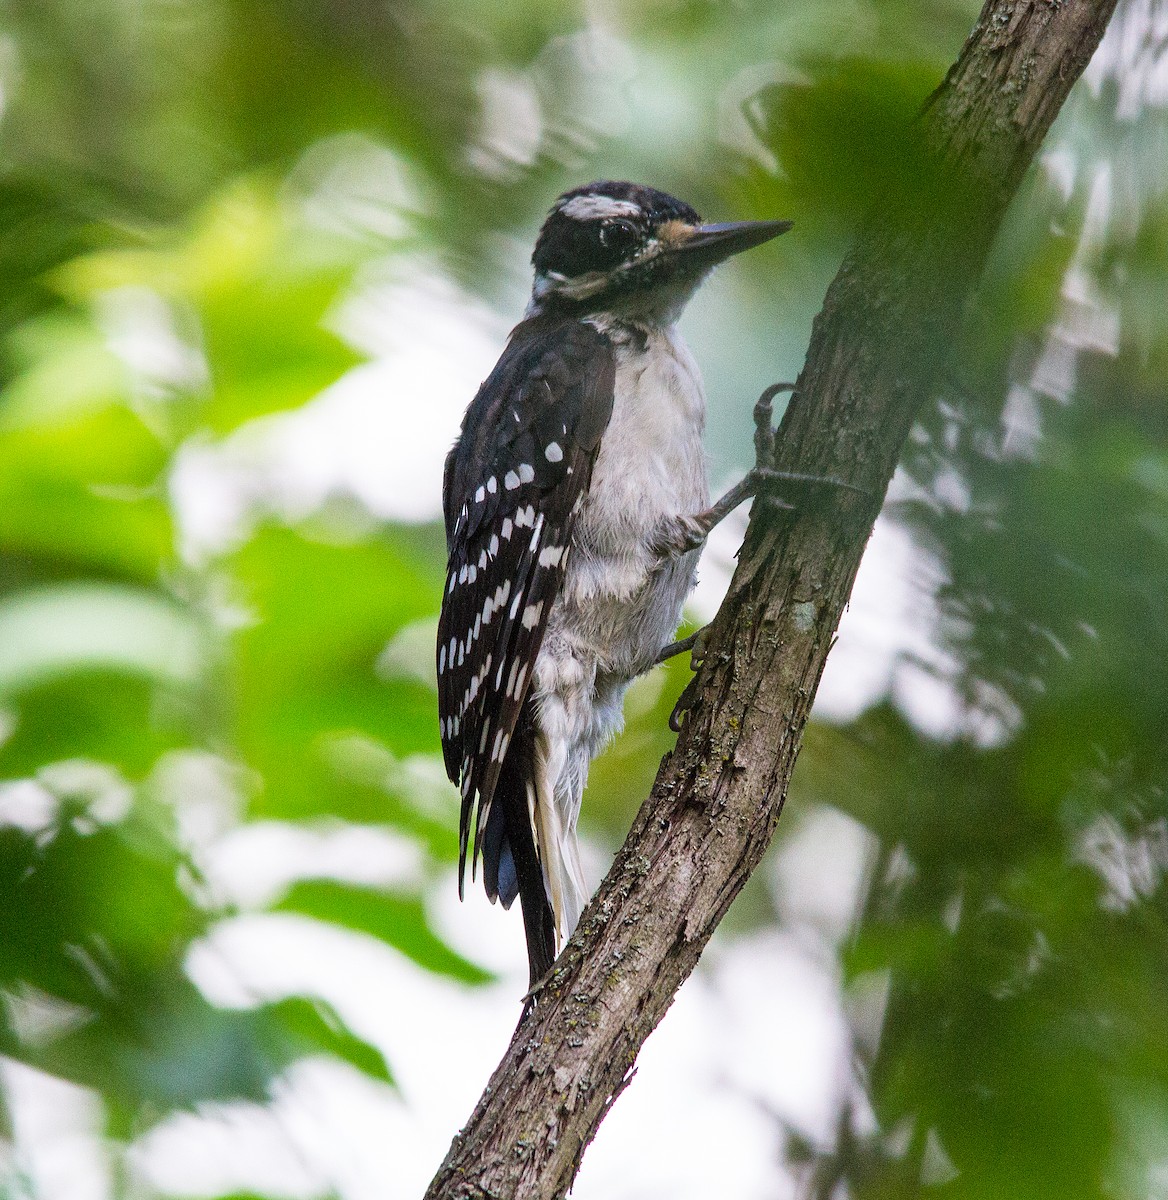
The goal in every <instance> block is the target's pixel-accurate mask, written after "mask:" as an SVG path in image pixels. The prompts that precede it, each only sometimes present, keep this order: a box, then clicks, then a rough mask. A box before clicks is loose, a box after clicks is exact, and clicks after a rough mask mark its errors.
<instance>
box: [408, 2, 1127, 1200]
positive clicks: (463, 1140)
mask: <svg viewBox="0 0 1168 1200" xmlns="http://www.w3.org/2000/svg"><path fill="white" fill-rule="evenodd" d="M1114 7H1115V0H1094V2H1090V0H1061V2H1060V0H1029V2H1026V0H1022V2H1012V3H1007V2H1005V0H990V3H987V4H986V6H985V8H984V10H983V11H982V14H981V16H980V18H979V20H978V22H977V24H976V26H975V27H974V29H973V32H972V33H971V35H970V37H969V40H968V41H967V42H966V45H965V47H964V48H963V50H962V53H961V56H960V58H959V59H958V61H957V62H956V63H955V64H954V66H953V67H952V68H951V69H950V71H949V73H948V76H947V77H946V79H945V81H944V83H943V84H942V85H941V86H940V87H939V88H938V90H937V91H936V92H935V93H934V95H933V96H932V97H931V99H930V101H929V103H928V105H927V106H926V109H925V112H924V113H923V114H922V117H921V120H920V121H919V122H918V124H917V126H916V128H915V129H914V130H913V131H911V139H912V145H911V146H907V147H906V149H907V151H908V152H907V153H906V158H905V162H906V169H905V173H904V177H903V180H902V186H900V187H899V188H897V189H896V191H895V194H893V195H890V196H887V197H884V198H882V200H881V203H880V207H879V208H878V210H877V211H876V212H875V213H874V215H873V216H872V217H871V218H870V220H869V221H868V223H867V225H866V227H865V229H864V231H863V232H862V234H861V236H860V238H859V240H858V243H857V245H856V248H855V249H854V250H853V252H852V253H851V254H850V255H849V257H848V258H847V260H846V261H845V262H844V264H843V266H842V267H841V268H840V271H839V274H838V275H837V276H836V279H835V281H834V282H833V283H832V286H831V288H830V289H829V291H828V294H827V298H826V300H825V303H824V307H823V311H822V312H821V313H820V314H819V316H818V318H817V319H816V322H815V326H814V330H813V333H812V338H811V345H810V349H809V351H808V357H807V362H806V364H805V366H804V368H803V371H802V374H801V375H800V378H799V383H798V391H797V393H796V394H795V396H794V397H793V399H792V402H791V404H790V405H789V406H788V409H787V412H786V414H785V416H784V419H783V422H782V426H781V429H780V431H779V435H778V437H777V439H776V445H777V458H776V465H777V466H778V467H779V468H781V469H783V470H788V471H798V472H805V473H812V474H816V475H826V476H833V477H835V478H838V479H842V480H846V481H848V482H850V483H853V484H855V485H857V486H858V487H859V488H862V489H864V492H863V493H850V492H847V491H845V490H843V489H838V490H837V489H817V490H815V491H814V492H813V493H812V492H809V493H808V494H807V495H804V496H800V497H799V501H800V507H799V511H797V512H793V513H778V512H776V511H775V510H774V509H773V508H771V507H770V506H767V505H756V508H755V512H754V513H753V514H752V518H751V522H750V526H749V529H748V532H747V536H746V540H745V543H744V545H743V549H742V552H741V555H740V560H739V566H738V569H737V571H736V572H735V575H734V579H733V581H732V584H731V587H730V592H729V595H728V596H727V598H726V602H725V603H724V605H723V606H722V609H721V611H720V612H719V614H718V617H717V619H716V620H715V622H714V623H713V626H712V628H711V630H710V633H709V637H708V642H707V651H706V656H705V660H704V662H703V664H702V666H701V670H700V673H699V676H698V678H697V680H696V684H695V690H694V694H695V697H696V699H695V702H694V704H693V706H692V708H691V709H690V712H689V715H688V718H687V720H686V722H685V725H684V727H683V730H682V733H681V736H680V738H679V739H678V744H677V747H676V749H675V750H674V752H673V753H672V754H670V755H669V756H667V757H666V759H665V760H664V761H663V763H662V765H661V770H660V772H659V774H658V777H657V782H656V784H655V786H654V788H653V791H652V793H651V795H650V796H649V798H648V799H647V800H646V802H645V803H644V805H643V806H642V808H641V811H640V813H639V815H638V817H637V819H636V821H635V823H634V825H633V828H632V830H631V831H630V833H629V836H628V838H627V840H626V841H625V844H624V846H623V847H622V849H621V851H620V852H619V854H618V855H617V857H616V860H615V862H614V863H613V866H612V869H611V870H610V871H609V873H608V876H607V877H606V878H605V880H604V883H603V884H602V885H601V888H600V890H599V891H598V893H597V894H596V896H595V897H594V899H593V900H592V902H591V904H589V906H588V908H587V909H586V910H585V913H584V916H583V918H582V920H581V922H580V927H579V929H578V930H577V933H576V935H575V936H574V937H573V939H572V941H571V943H570V944H569V946H568V947H567V949H566V950H565V952H564V954H563V955H562V956H561V959H560V963H559V968H558V970H557V971H556V972H555V974H554V976H553V978H552V981H551V982H550V984H549V985H548V986H546V987H545V988H544V990H543V991H542V992H541V993H540V996H539V1003H538V1005H537V1006H536V1007H535V1008H534V1009H532V1010H531V1011H530V1012H529V1013H528V1014H527V1016H526V1017H525V1019H524V1020H522V1021H521V1022H520V1024H519V1027H518V1028H517V1029H516V1032H515V1036H514V1038H513V1039H512V1042H511V1045H510V1047H509V1048H508V1050H507V1053H506V1055H505V1056H504V1058H503V1061H502V1062H501V1063H500V1064H499V1067H498V1068H497V1069H496V1071H495V1073H494V1075H493V1076H492V1078H491V1080H490V1083H489V1084H488V1086H487V1089H486V1091H485V1092H484V1093H483V1096H482V1098H481V1099H480V1101H479V1103H478V1105H477V1107H476V1108H475V1111H474V1113H473V1115H472V1116H471V1119H470V1121H469V1122H468V1124H467V1126H466V1128H465V1129H464V1130H463V1131H462V1132H461V1133H460V1134H459V1135H458V1136H457V1137H456V1138H455V1139H454V1142H453V1144H452V1146H451V1149H450V1152H449V1154H448V1155H447V1158H446V1161H445V1162H444V1163H443V1164H442V1167H441V1169H440V1170H439V1172H438V1174H437V1176H436V1177H435V1179H434V1181H433V1182H432V1184H431V1186H430V1188H429V1191H428V1192H427V1196H428V1197H430V1198H434V1200H437V1198H438V1197H442V1198H449V1197H458V1198H464V1197H465V1198H469V1197H488V1196H490V1197H508V1198H510V1197H516V1198H520V1197H540V1198H552V1197H560V1196H563V1195H564V1194H565V1192H566V1191H567V1189H568V1187H569V1186H570V1185H571V1182H572V1180H573V1179H574V1177H575V1175H576V1172H577V1170H578V1168H579V1165H580V1159H581V1155H582V1154H583V1151H584V1147H585V1146H586V1145H587V1143H588V1141H589V1140H590V1139H591V1137H592V1136H593V1134H594V1133H595V1131H596V1129H597V1127H598V1125H599V1124H600V1122H601V1120H602V1119H603V1118H604V1116H605V1114H606V1113H607V1111H608V1109H609V1108H610V1107H611V1105H612V1103H613V1101H614V1100H615V1098H616V1097H617V1095H619V1093H620V1091H621V1090H622V1089H623V1088H624V1086H625V1085H626V1084H627V1082H628V1080H629V1078H630V1076H631V1073H632V1070H633V1064H634V1063H635V1061H636V1056H637V1053H638V1051H639V1050H640V1047H641V1044H642V1043H643V1042H644V1040H645V1038H646V1037H647V1036H648V1034H649V1033H650V1031H651V1030H652V1029H653V1028H654V1027H655V1026H656V1025H657V1023H658V1021H660V1019H661V1017H662V1016H663V1015H664V1013H665V1010H666V1009H667V1008H668V1007H669V1005H670V1003H671V1002H672V1000H673V996H674V994H675V993H676V991H677V989H678V987H680V985H681V984H682V982H683V981H684V980H685V979H686V977H687V976H688V975H689V973H690V972H691V971H692V970H693V968H694V965H695V964H696V962H697V959H698V956H699V955H700V953H701V951H702V949H703V947H704V946H705V944H706V942H707V941H708V940H709V938H710V935H711V934H712V933H713V931H714V929H715V927H716V926H717V924H718V922H719V921H720V920H721V918H722V916H723V915H724V914H725V912H726V909H727V908H728V907H729V905H730V903H731V901H732V900H733V899H734V897H735V896H736V895H737V894H738V891H739V889H740V888H741V887H742V885H743V884H744V883H745V881H746V879H747V878H748V877H749V875H750V873H751V872H752V871H753V870H754V869H755V867H756V866H757V865H758V863H759V861H760V860H761V858H762V856H763V853H764V852H765V850H766V848H767V846H768V844H769V843H770V840H771V836H772V834H773V832H774V829H775V825H776V823H777V821H778V819H779V814H780V812H781V811H782V806H783V799H784V797H785V795H786V790H787V785H788V782H789V780H790V776H791V770H792V768H793V766H794V763H795V758H796V755H797V753H798V749H799V744H800V739H801V736H802V732H803V728H804V725H805V723H806V720H807V716H808V713H809V711H810V708H811V703H812V700H813V698H814V695H815V690H816V687H817V686H818V682H819V678H820V675H821V673H822V670H823V666H824V662H825V660H826V657H827V653H828V650H829V649H830V646H831V643H832V639H833V635H834V632H835V629H836V626H837V624H838V622H839V618H840V615H841V613H842V612H843V608H844V605H845V604H846V603H847V600H848V597H849V595H850V593H851V588H852V583H853V580H854V579H855V575H856V570H857V568H858V566H859V562H860V557H861V554H862V553H863V549H864V545H865V543H866V541H867V538H868V535H869V534H870V532H871V528H872V524H873V522H874V520H875V517H876V514H877V512H878V510H879V498H881V497H883V495H884V492H885V489H886V488H887V485H888V482H889V480H890V478H891V476H892V472H893V470H894V469H895V466H896V462H897V459H898V457H899V455H900V452H901V447H902V446H903V443H904V440H905V438H906V437H907V435H908V431H909V429H910V427H911V425H912V422H913V420H914V417H915V415H916V413H917V412H918V410H919V409H920V407H921V405H922V404H923V403H925V402H926V401H927V400H928V399H929V396H930V394H931V388H932V385H933V383H934V380H935V378H936V374H937V370H938V368H939V367H940V366H941V365H942V364H943V362H944V359H945V356H946V353H947V351H948V349H949V348H950V347H951V346H952V345H953V343H954V340H955V338H956V335H957V332H958V329H959V327H960V322H961V316H962V310H963V306H964V304H965V301H966V299H967V297H968V296H969V294H970V292H971V290H972V288H973V285H974V283H975V282H976V279H977V276H978V273H979V271H980V269H981V265H982V263H983V261H984V259H985V256H986V254H987V252H988V250H989V248H990V245H991V243H992V241H993V238H994V235H995V233H996V231H997V229H998V226H999V225H1000V223H1001V220H1002V217H1003V215H1004V213H1005V210H1006V207H1007V205H1008V203H1009V201H1010V199H1011V197H1012V196H1013V194H1014V192H1015V190H1016V189H1017V187H1018V184H1019V182H1020V180H1021V178H1022V176H1023V173H1024V172H1025V170H1026V168H1027V166H1028V165H1029V163H1030V162H1031V160H1032V158H1033V156H1034V153H1035V151H1036V150H1037V148H1038V146H1039V145H1040V143H1041V141H1042V139H1043V137H1044V135H1045V134H1046V131H1047V129H1048V128H1049V127H1050V124H1051V122H1052V121H1053V119H1054V117H1055V115H1056V113H1057V112H1058V110H1059V108H1060V107H1061V105H1062V103H1063V101H1064V100H1065V99H1066V96H1067V93H1068V92H1069V91H1070V88H1071V85H1072V84H1073V82H1074V81H1075V80H1076V79H1077V78H1078V76H1079V75H1080V74H1081V72H1082V70H1083V68H1084V67H1085V66H1086V64H1087V62H1088V60H1089V59H1090V57H1091V54H1092V52H1093V51H1094V50H1095V47H1096V46H1097V45H1098V43H1099V41H1100V39H1101V37H1102V35H1103V31H1104V29H1105V27H1106V25H1107V21H1108V19H1109V18H1110V16H1111V13H1112V11H1113V9H1114ZM909 138H910V134H909V132H907V131H906V142H907V141H908V140H909Z"/></svg>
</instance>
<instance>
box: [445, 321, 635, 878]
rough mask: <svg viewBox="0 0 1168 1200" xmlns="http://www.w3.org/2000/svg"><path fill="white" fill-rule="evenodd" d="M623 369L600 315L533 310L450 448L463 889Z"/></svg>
mask: <svg viewBox="0 0 1168 1200" xmlns="http://www.w3.org/2000/svg"><path fill="white" fill-rule="evenodd" d="M614 379H615V362H614V358H613V351H612V345H611V343H610V342H609V340H608V338H606V337H605V336H604V334H602V333H600V332H599V331H598V330H596V329H595V328H594V327H593V326H591V325H587V324H584V323H583V322H581V321H572V320H556V321H548V320H545V319H536V320H531V321H525V322H524V323H523V324H521V325H519V326H517V327H516V329H515V331H514V332H513V334H512V336H511V340H510V342H509V343H508V346H507V349H506V350H505V351H504V352H503V356H502V358H501V359H500V360H499V362H498V364H497V365H496V367H495V369H494V371H492V372H491V375H490V378H488V379H487V381H486V382H485V383H484V384H483V386H482V387H481V388H480V389H479V392H478V395H477V396H476V397H475V398H474V400H473V402H472V403H471V406H470V408H469V409H468V410H467V414H466V417H465V419H464V421H463V426H462V433H461V435H460V437H459V439H458V442H457V443H456V444H455V446H454V449H453V450H452V451H451V452H450V455H449V456H448V457H447V460H446V471H445V475H444V479H443V508H444V511H445V516H446V540H447V547H448V550H449V561H448V565H447V574H446V590H445V593H444V596H443V601H442V614H441V616H440V618H439V621H438V648H437V655H438V712H439V726H440V729H441V733H442V753H443V757H444V759H445V762H446V773H447V774H448V775H449V776H450V778H451V779H452V780H453V781H454V782H455V783H459V782H461V788H462V815H461V820H460V823H459V873H458V878H459V892H460V894H461V891H462V884H463V876H464V873H465V867H466V851H467V845H468V842H469V839H470V827H471V812H472V809H473V807H474V804H475V800H476V798H477V801H478V817H477V821H476V823H475V844H474V853H473V854H472V856H471V870H472V874H473V871H474V865H475V862H476V861H477V858H478V852H479V842H480V839H481V837H482V833H483V830H484V829H485V828H486V824H487V817H488V814H489V812H490V807H491V801H492V799H493V797H494V794H495V789H496V786H497V784H498V781H499V772H500V770H501V768H502V764H503V761H504V759H505V758H506V756H507V752H508V749H509V747H510V745H511V740H512V737H513V735H514V733H515V726H516V722H517V720H518V717H519V713H520V709H521V708H522V706H523V702H524V699H525V697H526V695H527V689H528V687H529V686H530V683H531V671H532V668H533V667H534V665H535V659H536V656H537V655H538V654H539V648H540V644H541V643H542V641H543V635H544V630H545V628H546V627H547V619H548V614H549V612H550V611H551V607H552V604H553V602H554V600H555V598H556V595H557V593H558V592H559V589H560V583H561V580H562V579H563V575H564V569H565V567H566V565H567V558H568V552H569V547H570V542H571V536H572V526H573V524H574V522H575V519H576V514H577V512H578V511H579V508H580V505H581V504H582V503H583V500H584V497H585V495H586V494H587V492H588V485H589V482H590V480H591V477H592V467H593V464H594V462H595V461H596V454H597V451H598V449H599V446H600V438H601V435H602V434H603V433H604V430H605V429H606V427H607V425H608V421H609V417H610V416H611V415H612V400H613V384H614Z"/></svg>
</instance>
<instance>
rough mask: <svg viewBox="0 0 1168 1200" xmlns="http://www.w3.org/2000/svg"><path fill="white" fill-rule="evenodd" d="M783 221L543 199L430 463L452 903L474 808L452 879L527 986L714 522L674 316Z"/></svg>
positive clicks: (608, 195) (574, 896) (655, 196)
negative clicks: (513, 305) (714, 219)
mask: <svg viewBox="0 0 1168 1200" xmlns="http://www.w3.org/2000/svg"><path fill="white" fill-rule="evenodd" d="M789 228H790V224H789V222H786V221H740V222H732V223H730V224H724V225H707V224H703V223H702V221H701V218H700V217H699V216H698V214H697V213H696V212H694V210H693V209H692V208H690V206H689V205H688V204H683V203H682V202H681V201H680V200H675V199H674V198H673V197H672V196H667V195H666V194H665V193H663V192H659V191H655V190H654V189H653V188H649V187H644V186H642V185H640V184H635V183H613V182H601V183H592V184H589V185H588V186H587V187H582V188H577V189H576V190H575V191H571V192H567V193H565V194H564V195H563V196H561V197H560V199H559V200H557V201H556V204H555V206H554V207H553V209H552V211H551V213H550V214H549V216H548V218H547V220H546V221H545V222H544V225H543V228H542V229H541V230H540V233H539V238H538V240H537V241H536V244H535V253H534V254H533V255H532V263H533V265H534V267H535V285H534V287H533V289H532V295H531V303H530V305H529V306H528V309H527V312H526V313H525V314H524V319H523V320H522V321H521V322H520V324H519V325H517V326H516V327H515V329H514V330H513V331H512V333H511V338H510V340H509V341H508V343H507V348H506V349H505V350H504V351H503V356H502V358H500V359H499V362H498V364H497V365H496V367H495V369H494V370H493V371H492V372H491V375H490V377H489V378H488V379H487V381H486V382H485V383H484V384H483V385H482V387H481V388H480V389H479V392H478V395H477V396H476V397H475V398H474V400H473V402H472V403H471V405H470V408H469V409H468V410H467V413H466V417H465V419H464V421H463V425H462V432H461V434H460V436H459V439H458V441H457V443H456V444H455V446H454V448H453V450H451V452H450V454H449V456H448V457H447V459H446V470H445V474H444V479H443V508H444V511H445V517H446V539H447V545H448V549H449V556H450V557H449V565H448V567H447V576H446V591H445V594H444V597H443V603H442V615H441V618H440V620H439V624H438V648H437V655H438V708H439V716H440V722H439V723H440V727H441V733H442V750H443V754H444V756H445V760H446V770H447V773H448V774H449V776H450V778H451V779H452V780H454V782H455V783H459V784H460V785H461V789H462V818H461V823H460V841H459V891H460V894H461V891H462V883H463V878H464V875H465V868H466V856H467V849H468V844H469V840H470V834H471V825H472V814H473V813H474V812H475V809H476V806H477V817H475V818H474V819H473V824H474V846H473V850H472V852H471V871H472V874H473V872H474V869H475V865H476V863H477V860H478V856H479V854H480V852H481V854H482V858H483V880H484V883H485V885H486V891H487V895H488V896H489V897H490V898H491V900H494V899H496V897H497V898H498V899H500V900H502V902H503V905H504V907H507V908H509V907H510V905H511V903H512V901H513V900H514V899H515V897H516V896H519V898H520V902H521V905H522V908H523V920H524V926H525V929H526V934H527V951H528V959H529V963H530V968H531V982H532V984H533V985H534V984H535V983H537V982H538V981H539V980H540V979H541V978H542V977H543V976H544V975H545V974H546V973H547V972H548V970H549V969H550V967H551V965H552V962H553V960H554V958H555V955H556V953H557V951H558V949H559V948H560V947H561V946H562V945H563V943H564V942H565V941H566V940H567V938H568V937H570V936H571V933H572V931H573V929H574V928H575V926H576V922H577V920H578V919H579V917H580V913H581V911H582V909H583V907H584V904H585V903H586V901H587V900H588V897H589V895H590V892H591V889H590V888H589V886H588V884H587V882H586V881H585V878H584V872H583V870H582V868H581V864H580V855H579V849H578V846H577V841H576V819H577V817H578V815H579V812H580V799H581V796H582V795H583V792H584V783H585V780H586V778H587V776H588V767H589V764H590V762H591V760H592V759H593V757H595V755H596V754H597V753H599V751H600V750H601V748H602V747H603V746H604V745H605V743H606V742H607V741H608V740H609V738H610V737H611V736H612V735H613V734H614V733H615V732H616V731H617V730H618V729H619V728H620V726H621V724H622V722H623V712H622V706H623V701H624V694H625V690H626V689H627V687H628V685H629V683H630V682H631V681H632V680H633V679H634V678H635V677H636V676H637V675H640V674H641V673H642V672H644V671H646V670H648V669H649V668H650V667H651V666H652V665H653V664H654V663H655V662H656V661H657V659H658V655H659V653H660V651H661V650H662V648H663V647H664V646H665V645H666V644H667V643H668V642H669V641H670V640H671V638H672V637H673V635H674V632H675V631H676V629H677V626H678V624H679V623H680V620H681V608H682V603H683V602H684V600H685V598H686V596H687V595H688V594H689V592H690V589H691V588H692V587H693V583H694V570H695V567H696V564H697V557H698V554H699V553H700V547H701V545H702V543H703V541H704V540H705V536H706V534H707V533H708V532H709V530H710V528H711V527H712V526H713V525H714V524H715V523H716V522H717V521H718V520H719V519H721V517H722V516H724V515H725V513H726V511H728V507H727V505H725V504H720V505H715V506H714V507H713V508H711V507H710V501H709V489H708V486H707V481H706V461H705V454H704V451H703V449H702V431H703V428H704V425H705V397H704V394H703V391H702V383H701V377H700V375H699V373H698V368H697V364H696V363H695V362H694V360H693V358H692V357H691V355H690V352H689V350H688V349H687V348H686V346H685V344H684V342H683V341H682V340H681V337H680V336H679V334H678V332H677V330H676V328H675V324H674V323H675V322H676V320H677V318H678V316H679V315H680V313H681V310H682V308H683V307H684V306H685V303H686V301H687V300H689V298H690V296H691V295H692V294H693V292H694V290H695V289H696V288H697V286H698V285H699V284H700V283H701V281H702V280H703V279H704V278H705V276H706V274H707V273H708V272H709V271H710V269H711V268H712V267H713V266H715V265H716V264H717V263H719V262H720V261H722V259H724V258H727V257H729V256H730V255H731V254H736V253H737V252H738V251H740V250H747V249H749V248H750V247H752V246H758V245H761V244H762V243H763V242H765V241H768V240H769V239H770V238H773V237H775V236H776V235H777V234H780V233H784V232H785V231H786V230H787V229H789ZM751 490H752V489H751V488H749V487H743V486H742V485H740V487H739V488H738V489H736V492H735V496H736V497H737V499H738V500H741V499H744V498H745V497H746V496H747V495H749V494H750V492H751Z"/></svg>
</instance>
